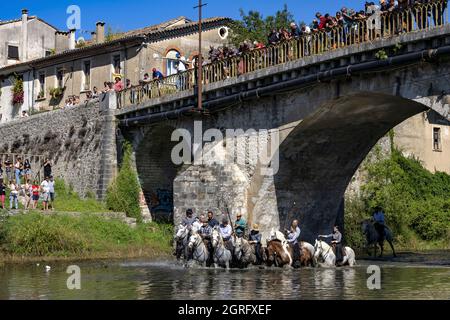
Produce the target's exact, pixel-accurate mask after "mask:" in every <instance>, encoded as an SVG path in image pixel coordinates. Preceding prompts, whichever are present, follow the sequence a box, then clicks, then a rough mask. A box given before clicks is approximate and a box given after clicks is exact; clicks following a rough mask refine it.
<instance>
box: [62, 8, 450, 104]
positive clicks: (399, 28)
mask: <svg viewBox="0 0 450 320" xmlns="http://www.w3.org/2000/svg"><path fill="white" fill-rule="evenodd" d="M447 1H448V0H379V3H375V2H365V4H364V8H363V9H361V10H355V9H352V8H347V7H342V8H341V10H339V11H338V12H336V13H335V14H334V15H333V14H330V13H325V14H322V13H321V12H317V13H316V14H315V18H314V19H313V20H312V22H311V23H310V24H306V23H300V24H297V23H295V22H291V23H290V26H289V28H280V29H275V28H274V29H272V30H271V31H270V32H269V34H268V35H267V39H266V41H265V42H261V41H253V40H245V41H243V42H242V43H241V44H240V45H239V46H237V47H233V46H220V47H213V46H211V47H210V50H209V54H208V57H207V58H206V59H205V60H204V62H203V63H204V64H209V63H215V62H218V61H226V62H227V63H225V64H224V65H223V75H222V76H224V77H227V78H228V77H230V73H231V71H232V70H230V69H231V68H233V66H232V65H231V64H230V65H228V64H229V63H228V62H229V61H231V60H230V59H232V58H236V59H237V60H238V61H239V60H240V57H242V56H243V55H244V54H246V53H249V52H252V51H254V50H261V49H265V48H270V47H275V48H276V46H277V45H278V44H282V43H284V42H288V41H290V40H293V39H304V43H303V45H298V46H297V49H294V48H290V49H289V50H290V51H289V50H287V51H285V52H284V55H286V59H284V60H283V61H286V60H290V58H291V56H292V55H293V54H292V51H293V50H297V55H298V56H308V55H310V54H312V53H313V52H317V51H319V52H320V51H323V50H329V49H332V48H336V47H338V46H343V45H348V44H355V43H359V42H363V41H367V40H374V39H376V38H379V37H382V36H383V35H386V34H389V35H391V34H399V33H402V32H409V31H411V30H413V28H414V24H415V26H416V28H417V29H423V28H427V27H429V26H431V25H433V26H439V25H442V24H443V23H444V22H445V21H444V20H445V19H444V13H445V11H446V9H447ZM425 5H428V6H425ZM314 35H319V36H317V37H316V36H314ZM300 51H301V52H300ZM266 55H267V56H268V55H272V56H271V57H270V58H269V59H270V63H272V64H273V63H275V64H277V63H278V61H277V60H279V59H280V52H278V51H275V52H271V53H270V52H269V53H267V54H266ZM188 69H195V70H194V75H193V76H192V77H190V78H185V77H184V76H178V77H177V75H179V74H181V73H183V72H184V71H186V70H188ZM235 69H236V70H235V71H236V72H234V73H233V74H238V75H239V74H242V73H245V72H247V71H248V70H247V69H248V66H247V65H245V63H244V62H243V61H240V62H239V64H238V66H237V67H235ZM172 75H174V76H175V77H174V78H175V80H173V79H172V80H173V81H172V80H168V79H167V78H166V77H165V75H164V74H163V73H162V72H161V71H159V70H157V69H156V68H153V69H152V70H151V71H150V72H148V73H145V74H144V76H143V78H142V79H141V80H139V83H136V84H132V83H131V80H130V79H123V77H122V76H121V75H114V81H113V82H105V83H104V88H103V90H101V91H100V90H98V89H97V87H94V89H93V90H92V91H91V92H88V94H87V100H91V99H96V98H98V97H99V96H100V94H102V93H107V92H116V93H119V95H118V107H119V108H120V107H121V105H122V103H123V101H122V99H121V96H122V95H121V94H120V93H121V92H123V91H127V92H129V94H127V98H126V99H128V100H129V101H125V103H128V102H129V103H131V104H134V103H135V102H136V100H137V95H138V94H142V93H143V94H149V93H150V91H151V89H150V83H153V85H152V88H156V89H157V90H158V93H159V95H160V94H161V86H162V85H164V86H166V87H173V88H174V90H184V87H185V84H186V83H187V82H188V81H190V82H192V83H194V82H195V81H196V80H195V79H196V77H197V75H196V63H195V61H194V62H192V61H188V60H187V59H186V58H185V57H182V56H181V55H180V54H177V56H176V63H175V69H174V70H172ZM205 82H208V79H205ZM135 88H138V89H136V90H134V89H135ZM138 90H143V92H140V93H138ZM79 103H80V98H79V97H76V96H73V97H69V98H68V100H67V101H66V104H65V107H71V106H74V105H78V104H79Z"/></svg>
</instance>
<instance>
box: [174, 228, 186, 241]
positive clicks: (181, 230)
mask: <svg viewBox="0 0 450 320" xmlns="http://www.w3.org/2000/svg"><path fill="white" fill-rule="evenodd" d="M188 233H189V229H188V227H187V226H183V225H180V226H179V227H178V230H177V233H176V235H175V240H177V241H178V240H181V239H184V238H186V237H187V235H188Z"/></svg>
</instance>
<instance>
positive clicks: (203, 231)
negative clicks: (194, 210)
mask: <svg viewBox="0 0 450 320" xmlns="http://www.w3.org/2000/svg"><path fill="white" fill-rule="evenodd" d="M200 222H201V223H202V226H201V227H200V229H199V230H198V234H199V235H200V236H201V237H202V239H203V242H204V243H205V245H206V247H207V248H208V251H209V257H210V259H211V258H212V257H213V254H214V248H213V246H212V241H211V240H212V231H213V229H212V228H211V227H210V226H209V221H208V219H207V218H206V217H205V215H202V216H201V218H200ZM210 262H211V261H210Z"/></svg>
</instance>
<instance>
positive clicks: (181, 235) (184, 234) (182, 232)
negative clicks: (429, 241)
mask: <svg viewBox="0 0 450 320" xmlns="http://www.w3.org/2000/svg"><path fill="white" fill-rule="evenodd" d="M189 234H190V230H189V227H188V226H183V225H180V226H179V227H178V229H177V233H176V234H175V244H176V249H175V253H176V256H177V260H180V258H181V256H183V258H184V259H185V260H188V257H189V248H188V244H189Z"/></svg>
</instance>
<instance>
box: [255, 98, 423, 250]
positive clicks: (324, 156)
mask: <svg viewBox="0 0 450 320" xmlns="http://www.w3.org/2000/svg"><path fill="white" fill-rule="evenodd" d="M427 110H429V109H428V107H426V106H425V105H423V104H421V103H418V102H415V101H412V100H409V99H405V98H402V97H398V96H392V95H388V94H382V93H373V92H361V93H357V94H352V95H349V96H344V97H341V98H338V99H335V100H332V101H329V102H327V103H325V104H323V105H322V106H320V107H319V108H318V109H317V110H316V111H315V112H314V113H313V114H312V115H311V116H309V117H307V118H305V119H304V120H302V121H301V122H300V123H299V124H298V125H296V126H295V127H294V128H293V129H292V131H291V132H290V133H289V134H288V135H287V137H286V138H285V139H284V140H283V141H282V142H281V144H280V147H279V171H278V173H277V174H276V175H275V176H274V177H271V178H270V179H273V185H274V193H275V198H276V208H273V207H272V208H270V206H268V207H267V206H266V207H267V209H268V210H274V209H276V210H277V211H278V218H279V223H280V227H281V228H283V227H286V226H287V225H288V224H287V223H288V222H287V221H288V220H292V219H294V218H297V219H300V221H301V227H302V235H303V238H304V239H305V240H307V241H312V240H313V239H315V237H317V235H318V234H323V233H329V232H331V230H332V226H333V225H334V224H335V223H336V221H337V219H338V215H339V210H340V207H341V203H342V199H343V197H344V194H345V191H346V189H347V187H348V185H349V183H350V181H351V179H352V177H353V176H354V174H355V172H356V171H357V169H358V168H359V166H360V165H361V163H362V161H363V160H364V159H365V158H366V156H367V155H368V153H369V152H370V150H372V148H373V147H374V146H375V145H376V143H377V142H378V141H379V140H380V139H381V138H382V137H383V136H385V135H386V134H387V133H388V132H389V131H390V130H391V129H393V128H394V127H396V126H397V125H398V124H400V123H401V122H403V121H405V120H407V119H408V118H410V117H412V116H414V115H416V114H419V113H421V112H424V111H427ZM294 202H295V210H292V211H293V212H292V211H291V209H292V208H293V207H294ZM259 208H261V206H259ZM290 212H291V214H289V213H290ZM264 214H265V213H262V212H254V213H253V216H254V217H255V218H256V219H261V218H262V220H264V217H261V215H263V216H264ZM266 220H267V219H266Z"/></svg>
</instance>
